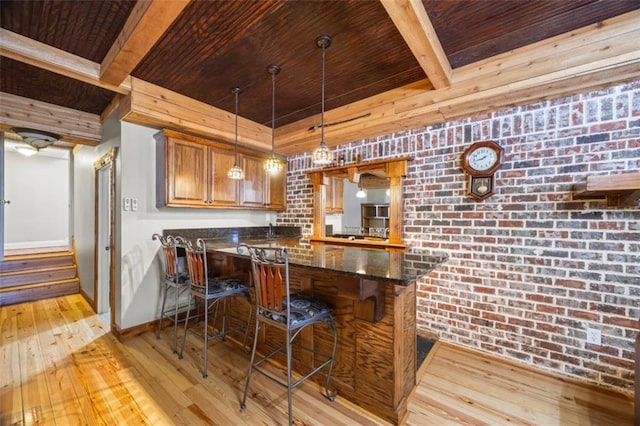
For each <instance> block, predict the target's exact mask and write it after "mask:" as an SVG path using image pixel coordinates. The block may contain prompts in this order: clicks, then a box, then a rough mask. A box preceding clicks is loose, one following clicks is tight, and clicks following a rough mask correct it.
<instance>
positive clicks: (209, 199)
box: [155, 130, 286, 210]
mask: <svg viewBox="0 0 640 426" xmlns="http://www.w3.org/2000/svg"><path fill="white" fill-rule="evenodd" d="M155 138H156V144H157V149H156V170H157V172H156V173H157V176H156V205H157V206H158V207H198V208H242V209H260V210H285V209H286V198H285V190H286V168H285V170H283V171H282V172H281V173H279V174H278V175H273V176H272V175H268V174H267V173H266V172H265V171H264V168H263V163H264V161H265V159H266V158H267V155H266V154H265V155H262V154H259V153H256V152H251V151H248V150H240V149H239V150H238V152H239V153H238V164H239V165H240V167H242V169H243V170H244V173H245V178H244V179H243V180H239V181H236V180H233V179H229V178H228V177H227V172H228V170H229V169H230V168H231V167H232V166H233V165H234V163H235V158H236V157H235V151H234V149H233V148H232V147H230V146H228V145H225V144H221V143H216V142H213V141H207V140H204V139H200V138H197V137H194V136H190V135H183V134H181V133H178V132H173V131H170V130H164V131H162V132H160V133H158V134H156V135H155ZM241 151H242V152H241Z"/></svg>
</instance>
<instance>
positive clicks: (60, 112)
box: [0, 92, 102, 146]
mask: <svg viewBox="0 0 640 426" xmlns="http://www.w3.org/2000/svg"><path fill="white" fill-rule="evenodd" d="M13 127H27V128H32V129H38V130H45V131H48V132H53V133H56V134H58V135H60V136H61V140H62V141H64V142H69V143H73V144H83V145H91V146H95V145H97V144H98V143H100V139H101V137H102V126H101V124H100V116H98V115H95V114H89V113H87V112H82V111H77V110H75V109H70V108H65V107H61V106H58V105H53V104H49V103H46V102H40V101H35V100H33V99H27V98H23V97H21V96H16V95H12V94H9V93H4V92H0V131H8V130H10V129H11V128H13Z"/></svg>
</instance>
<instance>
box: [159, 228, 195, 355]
mask: <svg viewBox="0 0 640 426" xmlns="http://www.w3.org/2000/svg"><path fill="white" fill-rule="evenodd" d="M151 238H152V239H153V240H160V244H162V255H163V259H164V262H163V267H164V280H163V281H162V292H163V293H164V295H163V297H162V308H161V309H160V317H159V318H158V326H157V329H156V338H157V339H159V338H160V331H161V330H162V322H163V321H164V320H165V319H169V320H170V321H171V322H172V323H173V353H177V352H178V312H179V311H180V310H181V309H182V308H184V307H181V306H180V304H179V302H180V296H181V295H182V294H183V293H184V292H185V291H187V290H188V289H189V274H188V273H187V272H186V271H180V268H179V267H178V245H182V244H184V239H183V238H182V237H179V236H176V237H174V236H172V235H167V236H166V237H164V236H162V235H160V234H153V236H152V237H151ZM170 291H173V293H174V296H175V297H174V304H173V306H172V307H170V308H168V309H165V308H166V305H167V296H168V294H169V292H170Z"/></svg>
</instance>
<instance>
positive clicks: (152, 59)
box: [0, 0, 640, 155]
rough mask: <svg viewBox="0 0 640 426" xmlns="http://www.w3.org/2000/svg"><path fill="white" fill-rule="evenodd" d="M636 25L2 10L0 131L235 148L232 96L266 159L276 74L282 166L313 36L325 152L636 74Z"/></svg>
mask: <svg viewBox="0 0 640 426" xmlns="http://www.w3.org/2000/svg"><path fill="white" fill-rule="evenodd" d="M639 22H640V2H638V1H637V0H599V1H596V0H573V1H557V0H537V1H529V2H525V1H504V0H459V1H441V0H422V1H420V0H381V1H360V0H324V1H282V0H261V1H258V0H255V1H239V0H233V1H227V0H221V1H214V0H208V1H204V0H191V1H188V0H173V1H171V2H166V1H162V0H145V1H138V2H136V1H129V0H107V1H97V0H87V1H73V2H70V1H66V0H49V1H36V2H32V1H21V0H17V1H13V0H3V1H2V2H1V3H0V27H1V29H0V54H1V55H2V57H1V59H0V92H1V93H0V96H1V98H0V130H8V129H10V128H11V127H16V126H19V127H32V128H38V129H41V130H49V131H51V130H52V129H53V130H55V131H56V132H58V133H59V134H61V135H62V136H63V140H67V141H74V142H76V143H77V142H80V143H83V142H84V143H90V144H95V143H96V142H98V141H99V139H100V122H101V120H104V119H105V118H106V116H108V115H109V114H110V113H112V112H113V111H114V110H115V109H116V108H118V110H119V114H120V117H121V118H122V119H124V120H128V121H132V122H135V123H139V124H144V125H148V126H152V127H157V128H163V127H166V128H173V129H177V130H183V131H188V132H191V133H195V134H199V135H202V136H205V137H211V138H216V139H220V140H226V141H231V140H233V136H234V125H233V124H234V123H233V109H234V102H233V95H232V94H231V92H230V89H231V88H232V87H234V86H240V87H241V88H242V89H243V93H242V94H241V96H240V115H241V120H240V130H239V133H240V137H239V140H240V143H241V144H243V145H246V146H249V147H253V148H257V149H262V150H269V149H270V146H269V144H270V140H271V139H270V132H271V130H270V126H271V77H270V75H269V74H268V73H267V66H268V65H269V64H272V63H276V64H278V65H279V66H280V67H281V68H282V71H281V73H280V74H279V75H278V76H277V82H276V123H275V124H276V127H277V132H276V151H278V152H279V153H281V154H284V155H291V154H295V153H299V152H305V151H310V150H312V149H313V148H314V147H315V146H316V145H317V144H318V142H319V131H318V127H317V126H318V124H319V122H320V118H319V113H320V109H321V105H320V100H321V49H320V48H318V47H317V46H316V43H315V39H316V37H317V36H319V35H321V34H328V35H330V36H331V37H332V38H333V43H332V45H331V47H329V48H328V49H327V53H326V58H327V62H326V110H327V114H326V122H328V123H330V124H332V126H327V127H326V128H325V136H326V138H325V139H326V142H327V144H328V145H330V146H332V145H336V144H340V143H344V142H348V141H351V140H357V139H361V138H365V137H371V136H376V135H378V134H382V133H386V132H391V131H396V130H399V129H404V128H410V127H413V126H424V125H428V124H434V123H438V122H443V121H447V120H451V119H455V118H458V117H463V116H467V115H470V114H474V113H480V112H485V111H488V110H492V109H498V108H504V107H506V106H512V105H518V104H523V103H529V102H535V101H537V100H541V99H547V98H550V97H554V96H563V95H567V94H573V93H577V92H581V91H584V90H590V89H596V88H601V87H606V86H607V85H611V84H616V83H619V82H623V81H629V80H633V79H638V78H640V51H639V49H640V48H639V46H638V43H637V40H639V39H640V25H638V23H639ZM30 109H36V110H38V111H42V113H41V114H30V113H29V110H30ZM74 112H77V114H74ZM55 117H64V120H55ZM352 119H353V120H352ZM343 121H346V122H344V123H342V124H335V125H333V124H334V123H335V122H343ZM78 129H84V130H83V131H79V130H78Z"/></svg>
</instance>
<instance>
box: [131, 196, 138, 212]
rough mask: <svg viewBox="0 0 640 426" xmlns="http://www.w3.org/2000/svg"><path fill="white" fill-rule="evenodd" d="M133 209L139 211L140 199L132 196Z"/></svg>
mask: <svg viewBox="0 0 640 426" xmlns="http://www.w3.org/2000/svg"><path fill="white" fill-rule="evenodd" d="M131 211H132V212H137V211H138V199H137V198H132V199H131Z"/></svg>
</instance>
